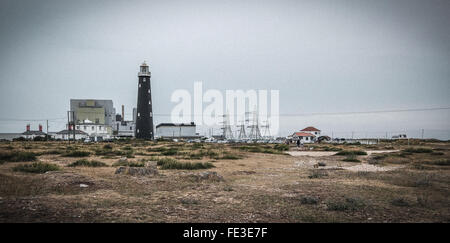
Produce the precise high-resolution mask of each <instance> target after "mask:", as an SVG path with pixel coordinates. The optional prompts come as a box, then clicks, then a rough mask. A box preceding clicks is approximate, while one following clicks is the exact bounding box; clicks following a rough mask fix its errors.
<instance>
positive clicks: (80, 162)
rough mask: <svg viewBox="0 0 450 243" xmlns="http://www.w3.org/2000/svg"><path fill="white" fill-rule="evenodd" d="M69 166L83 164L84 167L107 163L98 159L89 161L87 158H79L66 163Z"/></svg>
mask: <svg viewBox="0 0 450 243" xmlns="http://www.w3.org/2000/svg"><path fill="white" fill-rule="evenodd" d="M68 166H69V167H76V166H85V167H105V166H108V165H107V164H105V163H103V162H100V161H96V160H92V161H89V160H87V159H80V160H77V161H75V162H73V163H71V164H69V165H68Z"/></svg>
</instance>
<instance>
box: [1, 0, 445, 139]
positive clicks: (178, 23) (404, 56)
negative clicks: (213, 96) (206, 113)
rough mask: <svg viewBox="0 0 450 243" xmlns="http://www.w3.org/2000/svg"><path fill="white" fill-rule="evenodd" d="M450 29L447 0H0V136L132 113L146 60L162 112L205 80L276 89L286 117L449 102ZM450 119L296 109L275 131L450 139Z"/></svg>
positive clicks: (436, 114)
mask: <svg viewBox="0 0 450 243" xmlns="http://www.w3.org/2000/svg"><path fill="white" fill-rule="evenodd" d="M449 24H450V1H447V0H442V1H439V0H426V1H425V0H421V1H417V0H377V1H363V0H348V1H344V0H342V1H338V0H330V1H319V0H315V1H245V0H238V1H227V0H222V1H214V0H210V1H133V0H127V1H113V0H108V1H92V0H89V1H62V0H58V1H56V0H55V1H46V0H40V1H31V0H29V1H25V0H11V1H9V0H1V2H0V82H1V83H0V111H1V115H0V132H22V131H23V130H24V128H25V124H26V123H27V121H11V120H8V119H48V118H52V119H53V118H64V117H65V116H66V111H67V110H68V109H69V100H70V99H71V98H92V99H112V100H113V102H114V105H115V107H116V110H117V111H118V112H119V111H120V106H121V105H122V104H124V105H125V108H126V113H127V115H128V117H127V118H128V119H131V109H132V107H135V106H136V102H137V72H138V68H139V64H140V63H142V61H143V60H146V61H147V63H149V65H150V70H151V72H152V80H151V82H152V95H153V109H154V112H155V113H159V114H169V113H170V112H171V110H172V108H173V107H174V106H175V105H176V104H175V103H171V102H170V96H171V94H172V92H173V91H174V90H176V89H188V90H191V91H192V90H193V84H194V82H196V81H202V82H203V88H204V89H205V90H206V89H219V90H223V91H224V90H226V89H232V90H236V89H244V90H247V89H269V90H270V89H276V90H280V113H282V114H305V113H329V112H333V113H335V112H338V113H339V112H352V111H376V110H392V109H416V108H434V107H450V98H449V93H450V92H449V91H450V28H449ZM155 119H156V121H155V123H156V124H157V123H159V122H164V121H167V119H169V117H164V116H161V117H156V118H155ZM38 123H39V122H37V121H36V122H31V124H32V127H33V128H34V129H36V128H37V124H38ZM449 124H450V111H449V110H438V111H420V112H403V113H377V114H353V115H348V114H347V115H327V116H317V115H316V116H300V117H293V116H288V117H282V118H281V123H280V125H281V128H280V134H279V135H283V136H285V135H287V134H289V133H292V132H293V131H295V130H299V129H302V128H304V127H306V126H309V125H313V126H316V127H318V128H320V129H322V130H324V131H325V132H327V133H331V132H332V131H333V132H334V136H344V134H347V135H346V136H348V134H349V132H350V133H351V131H354V132H356V133H359V134H358V135H357V136H362V137H364V136H365V135H366V133H369V135H367V136H375V135H380V134H381V135H382V136H384V134H385V132H390V133H395V132H401V131H406V132H408V133H409V134H410V136H419V134H420V131H421V129H425V136H426V137H438V138H443V139H449V138H450V126H449ZM50 126H51V128H50V130H51V131H53V130H58V129H61V128H63V127H64V119H60V120H51V121H50ZM199 130H200V131H201V132H202V131H204V130H206V128H199ZM217 132H218V131H217ZM341 134H342V135H341ZM330 135H331V134H330Z"/></svg>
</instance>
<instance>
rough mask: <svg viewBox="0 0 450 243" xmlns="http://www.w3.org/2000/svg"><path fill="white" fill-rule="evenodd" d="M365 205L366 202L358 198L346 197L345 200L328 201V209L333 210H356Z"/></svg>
mask: <svg viewBox="0 0 450 243" xmlns="http://www.w3.org/2000/svg"><path fill="white" fill-rule="evenodd" d="M364 206H365V204H364V202H363V201H362V200H360V199H356V198H345V200H339V201H330V202H328V203H327V208H328V210H332V211H356V210H357V209H359V208H361V207H364Z"/></svg>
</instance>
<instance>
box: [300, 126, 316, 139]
mask: <svg viewBox="0 0 450 243" xmlns="http://www.w3.org/2000/svg"><path fill="white" fill-rule="evenodd" d="M300 132H306V133H311V134H313V135H314V136H316V137H320V130H319V129H317V128H315V127H307V128H304V129H302V130H301V131H300Z"/></svg>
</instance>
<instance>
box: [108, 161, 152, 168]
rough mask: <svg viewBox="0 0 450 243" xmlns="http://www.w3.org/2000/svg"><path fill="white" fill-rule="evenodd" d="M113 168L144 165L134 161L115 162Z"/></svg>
mask: <svg viewBox="0 0 450 243" xmlns="http://www.w3.org/2000/svg"><path fill="white" fill-rule="evenodd" d="M113 166H128V167H144V166H145V163H144V162H142V161H140V162H135V161H117V162H115V163H114V164H113Z"/></svg>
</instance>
